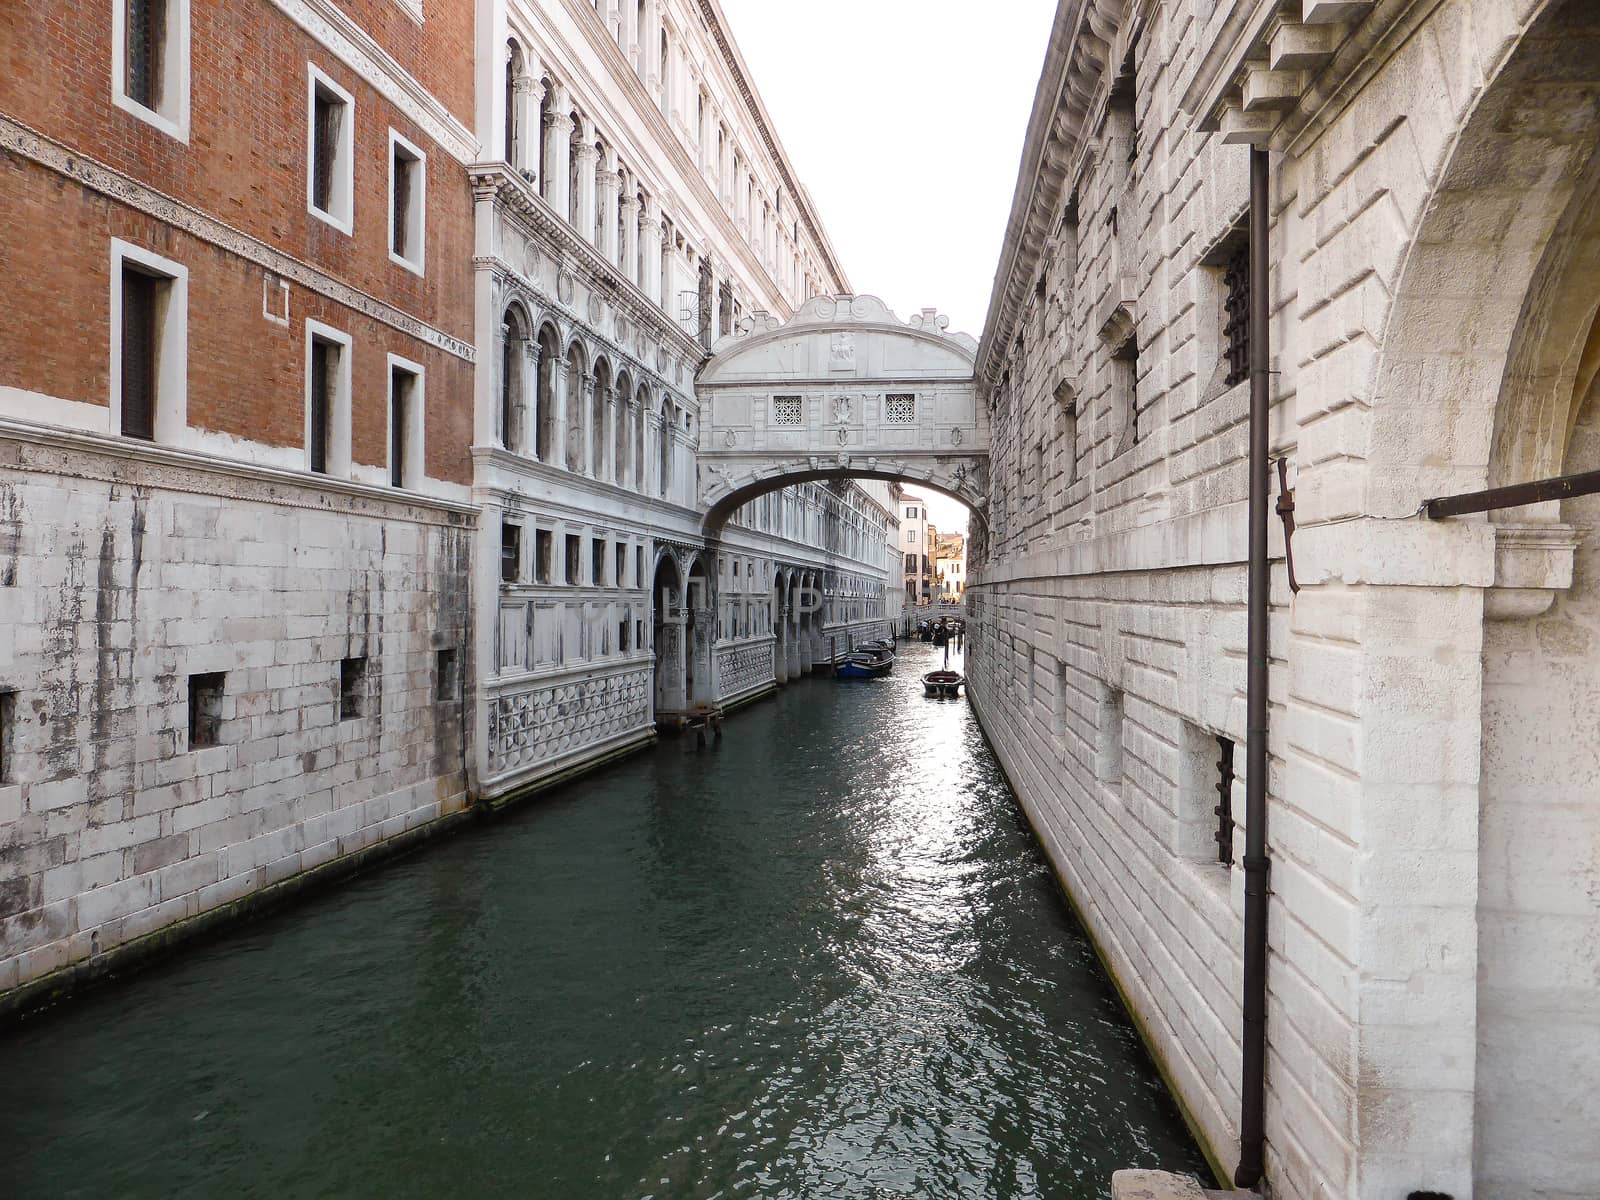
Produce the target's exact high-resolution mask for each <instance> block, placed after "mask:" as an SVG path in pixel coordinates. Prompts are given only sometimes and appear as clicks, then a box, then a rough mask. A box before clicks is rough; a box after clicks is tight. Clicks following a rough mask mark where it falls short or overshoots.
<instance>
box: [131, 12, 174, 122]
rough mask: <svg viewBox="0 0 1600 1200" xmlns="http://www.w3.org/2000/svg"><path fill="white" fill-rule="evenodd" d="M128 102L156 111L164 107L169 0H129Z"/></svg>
mask: <svg viewBox="0 0 1600 1200" xmlns="http://www.w3.org/2000/svg"><path fill="white" fill-rule="evenodd" d="M125 13H126V16H127V35H128V39H127V46H126V47H125V49H126V51H127V74H128V78H127V80H126V83H127V87H126V88H125V92H126V95H127V97H128V99H130V100H132V101H134V103H136V104H142V105H144V106H145V107H146V108H148V109H151V110H152V111H153V110H155V109H158V108H160V107H161V83H162V75H163V74H164V71H165V67H166V64H165V62H164V61H163V59H164V58H165V53H166V41H167V0H127V7H126V9H125Z"/></svg>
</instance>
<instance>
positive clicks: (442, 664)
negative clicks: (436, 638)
mask: <svg viewBox="0 0 1600 1200" xmlns="http://www.w3.org/2000/svg"><path fill="white" fill-rule="evenodd" d="M433 698H434V699H435V700H440V701H443V700H454V699H455V698H456V651H455V648H454V647H451V648H450V649H447V650H439V651H436V652H435V653H434V656H433Z"/></svg>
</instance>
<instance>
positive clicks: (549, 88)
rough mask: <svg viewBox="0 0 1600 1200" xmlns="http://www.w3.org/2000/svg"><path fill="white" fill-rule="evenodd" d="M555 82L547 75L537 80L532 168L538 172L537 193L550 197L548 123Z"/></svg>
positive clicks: (552, 110)
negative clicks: (535, 147) (536, 142)
mask: <svg viewBox="0 0 1600 1200" xmlns="http://www.w3.org/2000/svg"><path fill="white" fill-rule="evenodd" d="M555 103H556V83H555V80H554V79H552V78H551V77H550V76H549V75H544V76H542V77H541V78H540V80H539V116H538V123H539V130H538V136H539V148H538V159H537V160H536V162H535V165H534V170H535V171H537V172H538V173H539V195H541V196H543V197H544V198H545V199H546V200H548V199H549V198H550V158H551V148H550V123H551V121H553V120H554V119H555V116H556V111H555Z"/></svg>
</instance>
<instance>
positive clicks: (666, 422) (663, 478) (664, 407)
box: [656, 400, 672, 498]
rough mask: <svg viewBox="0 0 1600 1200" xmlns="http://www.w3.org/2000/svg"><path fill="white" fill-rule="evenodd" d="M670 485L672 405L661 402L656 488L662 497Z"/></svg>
mask: <svg viewBox="0 0 1600 1200" xmlns="http://www.w3.org/2000/svg"><path fill="white" fill-rule="evenodd" d="M671 486H672V406H671V405H670V404H668V403H667V402H666V401H665V400H663V401H662V402H661V474H660V476H659V477H658V478H657V480H656V488H657V490H658V491H659V493H660V494H661V496H662V497H663V498H665V496H666V494H667V489H668V488H669V487H671Z"/></svg>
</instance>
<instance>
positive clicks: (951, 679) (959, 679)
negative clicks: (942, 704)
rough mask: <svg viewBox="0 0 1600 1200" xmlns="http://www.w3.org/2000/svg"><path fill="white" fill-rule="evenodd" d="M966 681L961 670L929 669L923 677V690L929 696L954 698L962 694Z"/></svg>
mask: <svg viewBox="0 0 1600 1200" xmlns="http://www.w3.org/2000/svg"><path fill="white" fill-rule="evenodd" d="M965 682H966V678H965V677H964V676H963V675H962V674H961V672H960V671H929V672H928V673H927V674H926V675H924V676H923V677H922V691H923V693H924V694H925V695H928V696H938V697H940V698H943V699H952V700H953V699H955V698H956V697H957V696H959V695H960V694H961V685H962V684H963V683H965Z"/></svg>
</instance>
